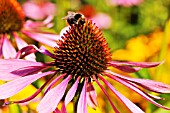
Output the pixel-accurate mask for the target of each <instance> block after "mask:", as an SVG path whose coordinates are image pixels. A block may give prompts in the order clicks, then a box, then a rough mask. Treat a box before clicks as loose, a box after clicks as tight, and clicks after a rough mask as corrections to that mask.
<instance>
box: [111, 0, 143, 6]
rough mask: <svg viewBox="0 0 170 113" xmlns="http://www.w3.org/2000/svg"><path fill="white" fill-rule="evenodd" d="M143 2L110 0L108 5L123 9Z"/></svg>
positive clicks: (140, 0) (137, 0)
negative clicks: (119, 6) (122, 7)
mask: <svg viewBox="0 0 170 113" xmlns="http://www.w3.org/2000/svg"><path fill="white" fill-rule="evenodd" d="M143 1H144V0H110V3H111V4H112V5H121V6H125V7H130V6H134V5H138V4H140V3H141V2H143Z"/></svg>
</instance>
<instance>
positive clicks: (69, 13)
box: [62, 11, 75, 20]
mask: <svg viewBox="0 0 170 113" xmlns="http://www.w3.org/2000/svg"><path fill="white" fill-rule="evenodd" d="M74 14H75V12H73V11H68V12H67V16H65V17H63V18H62V19H63V20H67V19H68V18H69V17H70V16H71V15H74Z"/></svg>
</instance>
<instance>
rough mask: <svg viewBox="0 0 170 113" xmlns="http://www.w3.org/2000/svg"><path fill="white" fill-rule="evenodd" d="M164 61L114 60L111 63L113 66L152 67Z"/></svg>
mask: <svg viewBox="0 0 170 113" xmlns="http://www.w3.org/2000/svg"><path fill="white" fill-rule="evenodd" d="M161 63H163V62H117V61H112V62H110V63H109V64H110V65H112V66H125V65H127V66H132V67H141V68H151V67H155V66H158V65H160V64H161Z"/></svg>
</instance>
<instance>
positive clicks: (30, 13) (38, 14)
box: [23, 1, 46, 20]
mask: <svg viewBox="0 0 170 113" xmlns="http://www.w3.org/2000/svg"><path fill="white" fill-rule="evenodd" d="M23 10H24V13H25V14H26V16H27V17H30V18H32V19H35V20H41V19H44V18H45V16H46V15H45V14H44V11H42V8H41V7H40V6H39V5H38V4H36V3H34V2H30V1H28V2H25V3H24V4H23Z"/></svg>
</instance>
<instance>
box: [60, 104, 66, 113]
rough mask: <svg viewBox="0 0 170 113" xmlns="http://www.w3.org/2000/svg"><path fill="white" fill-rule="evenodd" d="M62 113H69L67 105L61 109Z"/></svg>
mask: <svg viewBox="0 0 170 113" xmlns="http://www.w3.org/2000/svg"><path fill="white" fill-rule="evenodd" d="M61 113H67V109H66V105H65V104H64V103H63V105H62V107H61Z"/></svg>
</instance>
